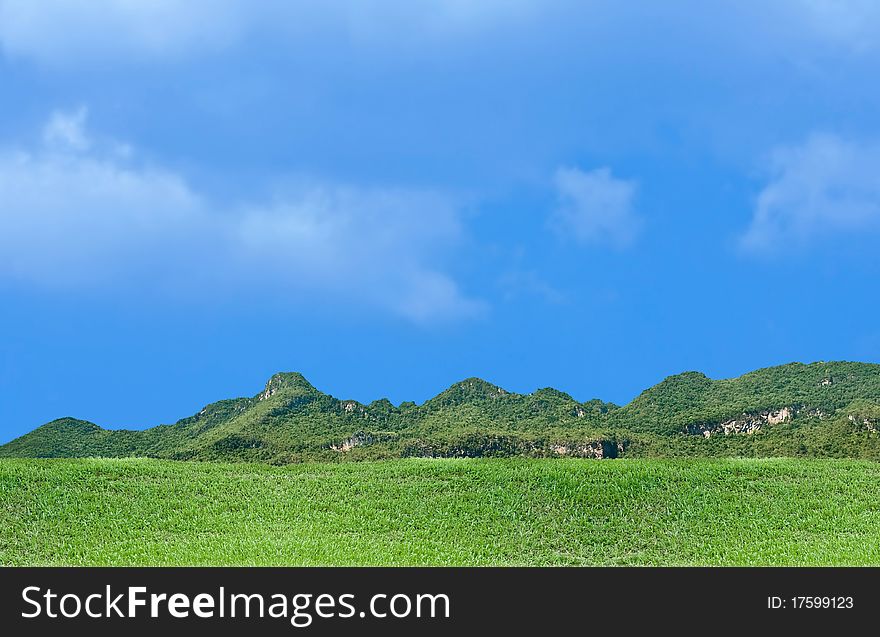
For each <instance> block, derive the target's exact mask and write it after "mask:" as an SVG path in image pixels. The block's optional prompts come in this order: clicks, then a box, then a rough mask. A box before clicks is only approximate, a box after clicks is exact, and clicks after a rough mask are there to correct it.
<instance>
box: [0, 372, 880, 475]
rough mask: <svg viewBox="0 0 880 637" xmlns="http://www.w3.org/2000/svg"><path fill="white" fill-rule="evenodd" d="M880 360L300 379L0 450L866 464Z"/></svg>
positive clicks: (875, 438)
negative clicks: (396, 387)
mask: <svg viewBox="0 0 880 637" xmlns="http://www.w3.org/2000/svg"><path fill="white" fill-rule="evenodd" d="M878 429H880V365H874V364H866V363H847V362H833V363H824V362H822V363H813V364H810V365H804V364H801V363H792V364H789V365H783V366H779V367H771V368H767V369H762V370H758V371H755V372H751V373H749V374H745V375H744V376H740V377H739V378H733V379H724V380H712V379H709V378H708V377H706V376H705V375H703V374H701V373H699V372H686V373H683V374H678V375H675V376H670V377H669V378H667V379H665V380H663V381H662V382H660V383H658V384H657V385H655V386H654V387H651V388H650V389H647V390H646V391H644V392H642V393H641V394H640V395H639V396H637V397H636V398H635V399H634V400H633V401H631V402H630V403H629V404H627V405H625V406H623V407H618V406H617V405H614V404H612V403H606V402H603V401H601V400H598V399H593V400H589V401H586V402H579V401H577V400H576V399H574V398H572V397H571V396H569V395H568V394H566V393H564V392H560V391H558V390H555V389H552V388H545V389H539V390H537V391H535V392H533V393H531V394H517V393H513V392H508V391H506V390H504V389H503V388H501V387H498V386H496V385H493V384H491V383H488V382H486V381H484V380H482V379H479V378H469V379H466V380H464V381H461V382H459V383H456V384H454V385H452V386H451V387H450V388H449V389H447V390H445V391H443V392H442V393H440V394H438V395H437V396H435V397H434V398H432V399H430V400H428V401H426V402H425V403H423V404H421V405H417V404H415V403H411V402H405V403H401V404H400V405H394V404H392V403H391V402H390V401H389V400H387V399H379V400H376V401H373V402H371V403H369V404H363V403H360V402H357V401H354V400H340V399H338V398H335V397H333V396H330V395H328V394H325V393H323V392H321V391H319V390H318V389H316V388H315V387H314V386H312V385H311V384H310V383H309V382H308V381H307V380H306V379H305V378H304V377H303V376H302V375H301V374H298V373H281V374H276V375H274V376H273V377H272V378H270V379H269V381H268V382H267V383H266V386H265V387H264V388H263V390H262V391H261V392H260V393H258V394H257V395H256V396H253V397H251V398H236V399H231V400H222V401H219V402H216V403H212V404H210V405H208V406H206V407H205V408H204V409H202V410H201V411H200V412H199V413H197V414H195V415H193V416H190V417H187V418H184V419H182V420H180V421H178V422H177V423H175V424H173V425H160V426H158V427H153V428H151V429H146V430H143V431H130V430H106V429H102V428H100V427H98V426H97V425H94V424H92V423H88V422H84V421H81V420H76V419H73V418H62V419H60V420H55V421H52V422H50V423H47V424H46V425H43V426H42V427H39V428H37V429H36V430H34V431H32V432H31V433H29V434H26V435H25V436H22V437H21V438H18V439H16V440H13V441H12V442H10V443H8V444H6V445H4V446H2V447H0V456H19V457H86V456H101V457H121V456H148V457H157V458H170V459H179V460H188V459H204V460H257V461H267V462H276V463H285V462H296V461H302V460H343V459H346V460H347V459H371V458H393V457H405V456H511V455H517V456H519V455H522V456H575V457H605V458H607V457H618V456H630V457H635V456H725V455H735V456H768V455H783V456H798V455H803V456H837V457H867V458H876V459H880V434H878Z"/></svg>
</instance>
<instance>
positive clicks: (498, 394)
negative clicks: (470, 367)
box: [429, 377, 511, 405]
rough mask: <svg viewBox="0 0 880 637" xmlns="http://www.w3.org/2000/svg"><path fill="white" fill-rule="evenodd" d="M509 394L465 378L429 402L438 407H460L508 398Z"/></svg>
mask: <svg viewBox="0 0 880 637" xmlns="http://www.w3.org/2000/svg"><path fill="white" fill-rule="evenodd" d="M510 395H511V394H510V392H508V391H507V390H505V389H502V388H501V387H498V386H497V385H493V384H492V383H490V382H488V381H485V380H483V379H482V378H476V377H473V378H465V379H464V380H462V381H459V382H457V383H455V384H454V385H452V386H451V387H450V388H449V389H447V390H446V391H444V392H442V393H441V394H439V395H437V396H436V397H434V398H432V399H431V400H430V401H429V402H430V403H433V404H439V405H460V404H462V403H468V402H473V401H477V400H491V399H496V398H503V397H504V396H510Z"/></svg>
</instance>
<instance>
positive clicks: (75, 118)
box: [43, 107, 91, 151]
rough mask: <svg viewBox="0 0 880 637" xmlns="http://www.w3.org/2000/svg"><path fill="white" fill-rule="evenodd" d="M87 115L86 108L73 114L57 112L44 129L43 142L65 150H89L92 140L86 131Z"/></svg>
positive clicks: (81, 108)
mask: <svg viewBox="0 0 880 637" xmlns="http://www.w3.org/2000/svg"><path fill="white" fill-rule="evenodd" d="M87 115H88V112H87V111H86V109H85V107H80V108H79V109H78V110H76V111H73V112H71V113H67V112H62V111H56V112H55V113H53V114H52V116H51V117H50V118H49V121H48V122H47V123H46V126H45V127H43V142H44V143H45V144H46V145H47V146H52V147H61V148H63V149H69V150H78V151H83V150H88V148H89V146H90V145H91V140H90V139H89V138H88V135H86V130H85V125H86V116H87Z"/></svg>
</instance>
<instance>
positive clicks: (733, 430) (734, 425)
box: [685, 407, 797, 438]
mask: <svg viewBox="0 0 880 637" xmlns="http://www.w3.org/2000/svg"><path fill="white" fill-rule="evenodd" d="M796 411H797V410H796V409H795V408H794V407H783V408H782V409H777V410H766V411H761V412H758V413H743V414H742V415H740V416H738V417H736V418H731V419H729V420H723V421H721V422H698V423H693V424H690V425H688V426H687V427H686V428H685V433H687V434H691V435H697V436H699V435H701V436H703V437H704V438H710V437H711V436H713V435H715V434H723V435H725V436H730V435H732V434H753V433H755V432H756V431H760V430H761V428H762V427H764V426H766V425H778V424H781V423H784V422H788V421H789V420H791V419H792V418H793V417H794V414H795V413H796Z"/></svg>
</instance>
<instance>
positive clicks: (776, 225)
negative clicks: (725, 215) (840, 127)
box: [740, 134, 880, 253]
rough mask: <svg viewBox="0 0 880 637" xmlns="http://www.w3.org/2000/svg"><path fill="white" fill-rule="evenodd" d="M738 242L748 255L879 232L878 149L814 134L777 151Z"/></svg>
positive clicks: (879, 162)
mask: <svg viewBox="0 0 880 637" xmlns="http://www.w3.org/2000/svg"><path fill="white" fill-rule="evenodd" d="M768 172H769V174H770V180H769V183H767V185H766V186H765V187H764V188H763V189H762V190H761V192H760V194H759V195H758V198H757V202H756V205H755V210H754V213H753V217H752V221H751V224H750V226H749V228H748V229H747V231H746V232H745V234H744V235H743V236H742V237H741V239H740V244H741V247H742V248H743V249H744V250H745V251H747V252H752V253H761V252H769V251H772V252H777V251H779V250H780V249H781V248H787V247H791V246H794V247H801V248H803V247H807V246H809V245H810V244H813V243H818V242H820V241H822V240H823V239H825V238H826V237H828V236H830V235H832V234H846V233H849V234H856V233H863V232H869V231H877V230H880V178H878V175H880V144H878V143H864V142H853V141H848V140H845V139H843V138H841V137H838V136H836V135H830V134H813V135H811V136H810V137H809V138H808V139H807V140H806V141H804V142H803V143H802V144H799V145H796V146H784V147H779V148H777V149H775V150H774V151H773V153H772V154H771V157H770V160H769V163H768Z"/></svg>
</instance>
